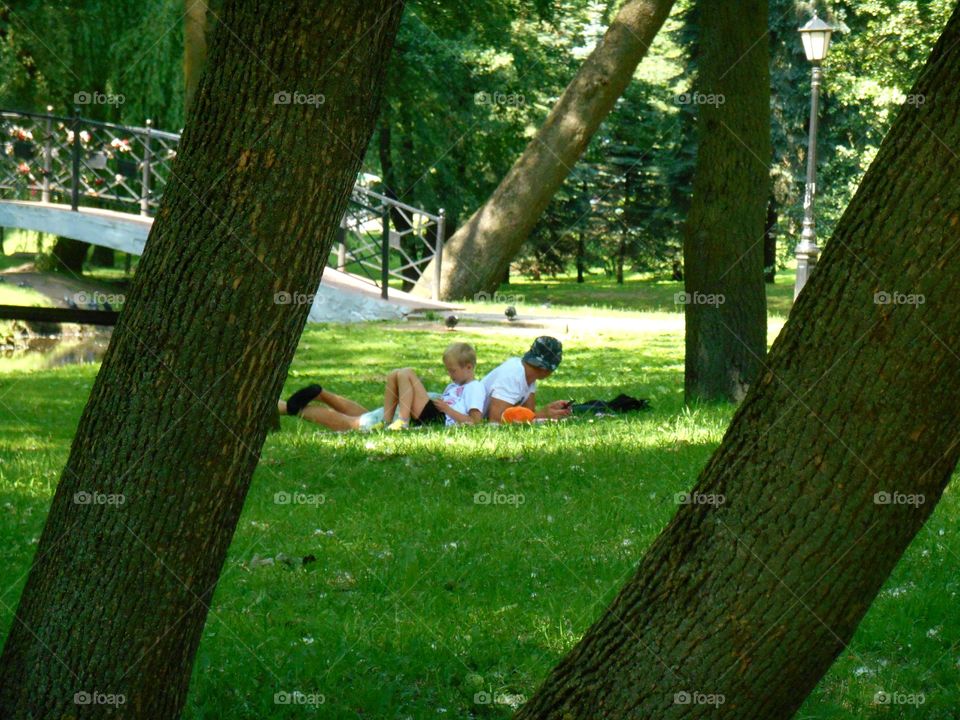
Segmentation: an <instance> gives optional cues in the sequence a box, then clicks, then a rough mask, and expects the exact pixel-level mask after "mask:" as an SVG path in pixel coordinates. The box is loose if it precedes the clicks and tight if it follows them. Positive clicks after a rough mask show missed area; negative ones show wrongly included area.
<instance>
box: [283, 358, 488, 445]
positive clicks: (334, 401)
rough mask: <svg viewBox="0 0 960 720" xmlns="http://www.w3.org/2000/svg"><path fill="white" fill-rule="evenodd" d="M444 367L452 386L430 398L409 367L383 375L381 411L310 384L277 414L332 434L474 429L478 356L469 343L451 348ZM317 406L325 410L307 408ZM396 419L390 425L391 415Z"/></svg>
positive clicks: (480, 402) (478, 418)
mask: <svg viewBox="0 0 960 720" xmlns="http://www.w3.org/2000/svg"><path fill="white" fill-rule="evenodd" d="M443 364H444V367H445V368H446V370H447V374H448V375H449V376H450V380H451V381H452V382H451V383H450V384H449V385H447V387H446V388H445V389H444V391H443V393H441V394H440V395H439V396H437V397H435V398H433V397H431V395H430V393H428V392H427V390H426V388H425V387H424V386H423V382H422V381H421V380H420V378H419V377H417V374H416V373H415V372H414V371H413V370H412V369H411V368H401V369H399V370H393V371H391V372H390V373H389V374H388V375H387V383H386V388H385V389H384V394H383V411H382V413H381V411H380V410H372V411H369V412H368V411H367V409H366V408H365V407H363V406H362V405H360V404H359V403H356V402H354V401H353V400H350V399H348V398H345V397H343V396H341V395H337V394H336V393H333V392H330V391H329V390H324V389H323V388H322V387H321V386H320V385H309V386H307V387H305V388H303V389H301V390H298V391H297V392H295V393H294V394H293V395H291V396H290V397H289V398H288V399H287V400H286V402H284V401H283V400H281V401H279V402H278V403H277V409H278V410H279V411H280V414H281V415H293V416H299V417H302V418H303V419H304V420H309V421H310V422H315V423H317V424H318V425H323V426H324V427H327V428H330V429H331V430H338V431H344V430H361V431H363V432H370V431H371V430H375V429H378V428H381V427H383V425H384V424H386V425H388V426H389V428H390V429H391V430H404V429H406V428H407V427H418V426H421V425H448V426H449V425H456V424H461V423H463V424H476V423H479V422H482V420H483V407H484V403H485V400H486V393H485V391H484V387H483V384H482V383H481V382H479V381H478V380H477V379H476V378H475V377H474V371H475V369H476V366H477V353H476V351H475V350H474V349H473V348H472V347H471V346H470V345H468V344H467V343H453V344H452V345H450V346H449V347H448V348H447V349H446V350H445V351H444V353H443ZM314 401H319V402H322V403H324V404H325V405H327V407H321V406H319V405H310V403H311V402H314ZM395 414H396V415H397V419H396V420H394V415H395Z"/></svg>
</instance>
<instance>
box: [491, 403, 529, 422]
mask: <svg viewBox="0 0 960 720" xmlns="http://www.w3.org/2000/svg"><path fill="white" fill-rule="evenodd" d="M535 417H536V414H534V412H533V410H531V409H530V408H525V407H522V406H521V407H509V408H507V409H506V410H504V411H503V415H501V416H500V422H503V423H529V422H533V419H534V418H535Z"/></svg>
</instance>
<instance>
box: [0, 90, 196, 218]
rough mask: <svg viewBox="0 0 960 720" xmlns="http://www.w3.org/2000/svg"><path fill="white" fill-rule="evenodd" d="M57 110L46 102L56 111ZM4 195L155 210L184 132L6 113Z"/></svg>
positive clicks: (1, 127) (0, 184) (0, 125)
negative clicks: (180, 133)
mask: <svg viewBox="0 0 960 720" xmlns="http://www.w3.org/2000/svg"><path fill="white" fill-rule="evenodd" d="M50 109H51V108H48V110H50ZM0 134H2V142H3V148H2V154H0V190H2V191H5V192H4V196H5V197H8V198H9V197H11V196H12V197H13V198H14V199H18V200H33V201H39V202H63V203H66V202H69V203H70V206H71V208H73V209H74V210H76V209H77V208H79V207H80V205H85V206H93V207H106V208H110V209H117V210H126V209H127V206H131V205H132V206H135V207H138V208H139V212H140V214H141V215H150V211H151V209H154V208H156V207H157V206H158V205H159V204H160V195H161V194H162V192H163V188H164V187H165V186H166V184H167V181H168V179H169V177H170V167H171V165H172V163H173V159H174V158H175V157H176V155H177V146H178V144H179V143H180V135H179V134H177V133H170V132H164V131H162V130H156V129H154V128H152V127H151V126H150V121H149V120H148V121H147V125H146V127H125V126H122V125H115V124H113V123H106V122H99V121H96V120H88V119H86V118H81V117H80V116H79V115H73V116H72V117H64V116H60V115H53V114H51V113H49V112H48V113H46V114H38V113H27V112H11V111H5V110H4V111H0Z"/></svg>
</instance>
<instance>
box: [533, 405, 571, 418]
mask: <svg viewBox="0 0 960 720" xmlns="http://www.w3.org/2000/svg"><path fill="white" fill-rule="evenodd" d="M570 413H571V410H570V405H569V403H567V401H566V400H554V401H553V402H552V403H547V405H546V406H545V407H544V408H543V410H541V411H540V415H541V416H542V417H545V418H549V419H550V420H559V419H560V418H565V417H568V416H569V415H570Z"/></svg>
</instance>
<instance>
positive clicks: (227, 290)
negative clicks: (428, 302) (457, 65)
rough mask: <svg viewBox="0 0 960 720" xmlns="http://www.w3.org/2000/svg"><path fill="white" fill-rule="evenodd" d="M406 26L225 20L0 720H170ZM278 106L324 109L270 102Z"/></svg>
mask: <svg viewBox="0 0 960 720" xmlns="http://www.w3.org/2000/svg"><path fill="white" fill-rule="evenodd" d="M402 9H403V3H402V2H401V3H396V2H393V1H392V0H381V1H379V2H378V1H371V0H344V1H343V2H337V3H333V2H328V3H317V2H309V1H307V0H278V1H277V2H272V3H269V4H264V3H261V2H254V1H253V0H233V1H231V2H227V3H226V4H225V8H224V15H223V16H222V17H223V19H224V23H223V25H222V29H221V30H220V31H219V32H217V33H216V35H215V39H214V42H213V46H212V48H211V54H210V60H211V64H210V68H211V70H210V72H208V73H205V74H204V76H203V79H202V80H201V84H200V89H199V91H198V95H197V99H196V112H195V113H193V114H192V115H191V121H190V122H189V123H188V125H187V128H186V132H185V133H184V137H183V142H182V144H181V146H180V148H181V149H180V153H179V157H178V158H177V161H176V168H175V173H174V175H173V179H172V180H171V183H170V184H169V185H168V187H167V190H166V191H165V192H164V196H163V204H162V206H161V208H160V211H159V213H158V214H157V219H156V222H155V224H154V226H153V229H152V230H151V233H150V237H149V240H148V242H147V245H146V250H145V252H144V255H143V257H142V259H141V262H140V265H139V268H138V271H137V274H136V278H135V280H134V283H133V287H132V289H131V292H130V297H129V301H128V303H127V305H126V307H125V308H124V311H123V314H122V316H121V318H120V322H119V324H118V326H117V328H116V330H115V332H114V335H113V339H112V341H111V343H110V347H109V349H108V351H107V354H106V356H105V357H104V360H103V365H102V367H101V369H100V372H99V374H98V376H97V379H96V382H95V383H94V387H93V390H92V392H91V396H90V400H89V402H88V404H87V406H86V408H85V410H84V412H83V416H82V417H81V419H80V424H79V427H78V429H77V432H76V436H75V438H74V441H73V445H72V447H71V451H70V456H69V459H68V461H67V466H66V469H65V471H64V473H63V475H62V477H61V480H60V484H59V486H58V487H57V491H56V494H55V495H54V498H53V503H52V507H51V509H50V513H49V516H48V518H47V522H46V526H45V528H44V531H43V535H42V537H41V539H40V543H39V546H38V548H37V552H36V556H35V564H34V565H33V567H32V569H31V571H30V575H29V578H28V580H27V584H26V587H25V589H24V591H23V594H22V597H21V599H20V604H19V607H18V609H17V613H16V617H17V622H16V623H14V625H13V627H12V628H11V630H10V634H9V636H8V637H7V641H6V645H5V646H4V649H3V655H2V658H0V717H3V718H65V717H102V716H103V715H104V714H106V713H107V712H108V710H107V709H105V708H104V706H102V705H96V704H89V705H83V704H76V703H75V702H74V695H75V693H91V694H92V693H95V692H96V693H100V694H102V695H107V696H108V695H123V696H124V697H125V703H124V705H123V706H122V710H121V711H120V714H122V716H123V717H125V718H147V719H149V720H155V719H156V718H175V717H177V716H178V714H179V712H180V708H181V707H182V705H183V701H184V697H185V695H186V691H187V684H188V681H189V678H190V669H191V665H192V663H193V658H194V654H195V651H196V648H197V644H198V643H199V641H200V635H201V630H202V628H203V624H204V620H205V618H206V615H207V609H208V605H209V603H210V599H211V597H212V595H213V591H214V588H215V586H216V582H217V578H218V576H219V574H220V570H221V567H222V565H223V561H224V558H225V556H226V552H227V547H228V545H229V544H230V539H231V537H232V535H233V532H234V528H235V526H236V522H237V518H238V517H239V515H240V511H241V508H242V506H243V501H244V497H245V495H246V492H247V488H248V487H249V483H250V478H251V476H252V474H253V470H254V468H255V467H256V464H257V460H258V455H259V452H260V448H261V446H262V443H263V439H264V435H265V433H266V426H267V419H268V418H269V417H270V416H271V414H275V413H276V399H277V396H278V395H279V393H280V390H281V387H282V385H283V381H284V377H285V375H286V372H287V368H288V366H289V363H290V360H291V358H292V357H293V353H294V350H295V348H296V346H297V342H298V339H299V337H300V333H301V331H302V330H303V326H304V323H305V322H306V317H307V313H308V311H309V309H310V305H309V303H307V302H299V297H302V294H307V293H313V292H314V291H315V290H316V288H317V285H318V284H319V281H320V275H321V271H322V268H323V265H324V262H325V260H326V257H327V253H328V251H329V248H330V244H331V242H332V240H333V237H334V234H335V231H336V229H337V226H338V223H339V220H340V218H341V216H342V215H343V212H344V210H345V209H346V205H347V199H348V196H349V193H350V190H351V188H352V186H353V182H354V180H355V178H356V174H357V171H358V170H359V166H360V158H361V157H362V155H363V153H364V149H365V148H366V145H367V143H368V141H369V138H370V135H371V131H372V128H373V123H374V121H375V118H376V115H377V110H378V105H379V97H380V89H381V84H382V80H383V77H384V72H385V63H386V59H387V57H388V55H389V50H390V47H391V46H392V43H393V38H394V35H395V32H396V28H397V25H398V23H399V19H400V14H401V12H402ZM294 92H299V93H304V94H307V95H317V94H322V95H323V96H324V102H323V104H321V105H319V106H317V105H314V104H299V103H298V102H297V101H296V100H294V101H293V102H290V103H287V104H284V103H283V102H280V103H277V102H275V95H276V93H291V94H292V93H294ZM278 293H290V294H295V295H294V297H296V298H298V301H297V302H293V303H290V302H286V303H284V302H282V301H277V300H276V299H275V298H276V295H277V294H278ZM120 499H122V501H123V502H122V504H119V503H120Z"/></svg>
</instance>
